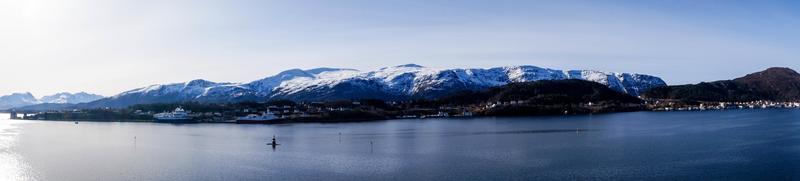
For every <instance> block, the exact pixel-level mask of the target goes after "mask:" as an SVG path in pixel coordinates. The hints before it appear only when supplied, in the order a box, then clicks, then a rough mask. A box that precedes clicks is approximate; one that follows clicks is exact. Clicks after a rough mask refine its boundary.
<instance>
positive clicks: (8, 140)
mask: <svg viewBox="0 0 800 181" xmlns="http://www.w3.org/2000/svg"><path fill="white" fill-rule="evenodd" d="M8 117H9V115H8V114H0V180H9V181H14V180H35V178H33V176H32V174H30V168H29V167H28V165H27V164H25V162H24V161H23V160H22V157H21V156H20V155H19V154H17V152H15V151H14V146H15V144H16V141H17V134H18V130H17V127H16V126H15V124H20V122H18V121H12V120H8Z"/></svg>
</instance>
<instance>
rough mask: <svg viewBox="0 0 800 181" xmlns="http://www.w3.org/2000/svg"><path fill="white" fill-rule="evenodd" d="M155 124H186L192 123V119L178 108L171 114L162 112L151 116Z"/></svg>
mask: <svg viewBox="0 0 800 181" xmlns="http://www.w3.org/2000/svg"><path fill="white" fill-rule="evenodd" d="M153 118H155V120H156V122H167V123H186V122H193V121H194V119H193V118H192V117H191V116H189V113H187V112H186V110H183V108H181V107H178V108H175V110H174V111H172V112H163V113H158V114H155V115H153Z"/></svg>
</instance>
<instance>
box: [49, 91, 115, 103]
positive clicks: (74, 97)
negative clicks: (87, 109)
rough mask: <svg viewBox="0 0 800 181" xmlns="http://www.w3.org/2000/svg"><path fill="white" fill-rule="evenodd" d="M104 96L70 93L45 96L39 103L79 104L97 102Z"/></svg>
mask: <svg viewBox="0 0 800 181" xmlns="http://www.w3.org/2000/svg"><path fill="white" fill-rule="evenodd" d="M102 98H103V96H101V95H96V94H89V93H86V92H78V93H74V94H72V93H69V92H62V93H58V94H55V95H50V96H44V97H42V98H41V99H39V101H40V102H41V103H54V104H78V103H86V102H92V101H96V100H98V99H102Z"/></svg>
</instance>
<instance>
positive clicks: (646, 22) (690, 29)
mask: <svg viewBox="0 0 800 181" xmlns="http://www.w3.org/2000/svg"><path fill="white" fill-rule="evenodd" d="M722 2H724V3H722ZM798 9H800V4H798V2H794V1H769V2H751V1H739V2H736V1H670V2H641V1H458V2H453V1H379V2H378V1H335V2H334V1H255V0H253V1H250V0H234V1H211V0H208V1H205V0H203V1H133V0H119V1H103V0H79V1H69V2H66V1H56V0H30V1H2V2H0V21H2V22H4V23H0V30H3V31H0V39H2V40H3V41H0V62H2V65H4V66H3V67H4V68H3V70H2V71H0V82H3V84H0V95H7V94H10V93H14V92H31V93H33V94H34V95H35V96H36V97H37V98H38V97H42V96H45V95H50V94H54V93H58V92H81V91H84V92H89V93H95V94H101V95H104V96H112V95H114V94H117V93H120V92H123V91H126V90H130V89H134V88H138V87H143V86H147V85H152V84H163V83H176V82H184V81H188V80H192V79H206V80H211V81H218V82H249V81H252V80H256V79H260V78H264V77H267V76H271V75H274V74H277V73H279V72H281V71H283V70H288V69H293V68H301V69H311V68H318V67H337V68H355V69H359V70H373V69H378V68H381V67H388V66H395V65H401V64H407V63H415V64H420V65H423V66H427V67H434V68H489V67H498V66H515V65H534V66H540V67H545V68H553V69H592V70H599V71H608V72H630V73H642V74H649V75H655V76H659V77H661V78H663V79H664V80H665V81H667V82H668V83H669V84H687V83H697V82H701V81H714V80H723V79H731V78H735V77H739V76H743V75H746V74H748V73H752V72H756V71H760V70H763V69H766V68H768V67H789V68H793V69H797V68H800V62H798V61H797V60H796V59H797V58H798V57H800V51H798V47H800V46H798V45H800V41H798V40H800V35H797V34H796V32H797V30H800V11H798Z"/></svg>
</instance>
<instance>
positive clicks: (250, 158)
mask: <svg viewBox="0 0 800 181" xmlns="http://www.w3.org/2000/svg"><path fill="white" fill-rule="evenodd" d="M0 116H3V117H4V118H5V117H7V115H0ZM799 116H800V110H744V111H707V112H635V113H616V114H604V115H586V116H553V117H533V118H476V119H468V120H393V121H381V122H369V123H346V124H292V125H233V124H193V125H170V124H153V123H90V122H81V123H80V124H74V123H73V122H42V121H10V120H0V180H590V179H591V180H595V179H601V180H607V179H614V180H709V179H714V180H797V179H800V172H798V171H800V134H798V133H800V119H798V117H799ZM339 133H341V136H340V134H339ZM273 135H276V136H277V137H278V141H279V142H280V143H281V144H282V145H280V146H278V147H277V148H274V149H273V148H272V147H271V146H268V145H266V143H268V142H269V141H270V139H271V138H272V137H273Z"/></svg>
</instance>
